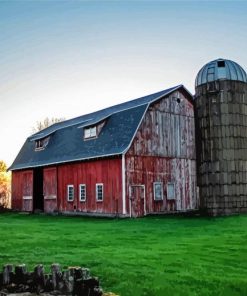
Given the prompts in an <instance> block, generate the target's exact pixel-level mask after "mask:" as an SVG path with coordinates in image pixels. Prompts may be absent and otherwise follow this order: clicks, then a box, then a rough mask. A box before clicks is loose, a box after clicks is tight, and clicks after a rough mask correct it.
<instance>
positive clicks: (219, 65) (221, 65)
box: [217, 61, 225, 68]
mask: <svg viewBox="0 0 247 296" xmlns="http://www.w3.org/2000/svg"><path fill="white" fill-rule="evenodd" d="M217 64H218V67H219V68H224V67H225V61H218V62H217Z"/></svg>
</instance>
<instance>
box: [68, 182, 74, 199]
mask: <svg viewBox="0 0 247 296" xmlns="http://www.w3.org/2000/svg"><path fill="white" fill-rule="evenodd" d="M67 199H68V201H73V200H74V185H68V186H67Z"/></svg>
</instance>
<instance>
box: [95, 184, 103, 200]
mask: <svg viewBox="0 0 247 296" xmlns="http://www.w3.org/2000/svg"><path fill="white" fill-rule="evenodd" d="M98 186H101V187H102V199H99V191H98ZM103 200H104V184H103V183H96V201H98V202H102V201H103Z"/></svg>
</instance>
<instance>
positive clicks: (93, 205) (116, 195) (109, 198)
mask: <svg viewBox="0 0 247 296" xmlns="http://www.w3.org/2000/svg"><path fill="white" fill-rule="evenodd" d="M121 164H122V163H121V159H120V158H113V159H98V160H92V161H88V162H81V163H76V164H66V165H62V166H59V167H58V168H57V172H58V209H59V211H60V212H64V211H81V212H90V213H95V212H97V213H106V214H116V213H120V214H121V213H122V170H121ZM96 183H102V184H103V186H104V198H103V201H102V202H101V201H98V202H97V201H96ZM80 184H85V185H86V201H80V200H79V185H80ZM68 185H73V186H74V200H73V201H68V200H67V186H68Z"/></svg>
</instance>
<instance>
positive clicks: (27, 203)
mask: <svg viewBox="0 0 247 296" xmlns="http://www.w3.org/2000/svg"><path fill="white" fill-rule="evenodd" d="M32 210H33V171H27V172H24V173H23V182H22V211H25V212H32Z"/></svg>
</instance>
